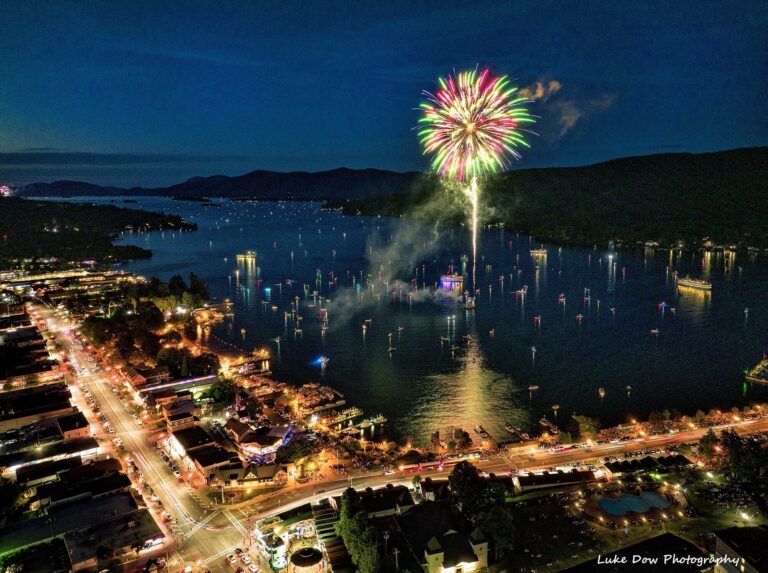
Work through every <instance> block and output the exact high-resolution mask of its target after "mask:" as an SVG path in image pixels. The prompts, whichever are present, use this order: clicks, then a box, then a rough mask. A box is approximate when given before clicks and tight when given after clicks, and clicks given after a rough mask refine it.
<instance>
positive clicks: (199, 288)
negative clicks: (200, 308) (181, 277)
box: [189, 273, 211, 304]
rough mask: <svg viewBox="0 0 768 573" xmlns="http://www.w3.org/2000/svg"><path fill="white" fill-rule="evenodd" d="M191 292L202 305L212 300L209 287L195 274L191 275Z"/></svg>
mask: <svg viewBox="0 0 768 573" xmlns="http://www.w3.org/2000/svg"><path fill="white" fill-rule="evenodd" d="M189 292H191V293H192V294H193V295H194V296H195V298H196V299H197V300H198V301H199V302H200V304H202V303H204V302H206V301H207V300H208V299H210V298H211V293H210V292H208V285H206V284H205V282H204V281H203V280H202V279H201V278H200V277H199V276H197V275H196V274H195V273H189Z"/></svg>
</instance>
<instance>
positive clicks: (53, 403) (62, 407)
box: [0, 383, 76, 432]
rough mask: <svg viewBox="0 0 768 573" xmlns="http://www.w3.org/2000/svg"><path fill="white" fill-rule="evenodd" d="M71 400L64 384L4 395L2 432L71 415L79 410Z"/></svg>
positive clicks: (1, 399)
mask: <svg viewBox="0 0 768 573" xmlns="http://www.w3.org/2000/svg"><path fill="white" fill-rule="evenodd" d="M71 397H72V395H71V394H70V392H69V388H67V386H66V384H64V383H55V384H47V385H44V386H35V387H32V388H24V389H21V390H13V391H10V392H4V393H2V394H0V432H5V431H7V430H10V429H13V428H21V427H23V426H27V425H29V424H33V423H35V422H39V421H40V420H44V419H46V418H56V417H58V416H63V415H65V414H71V413H73V412H75V410H76V409H75V407H74V406H72V403H71V402H70V399H71Z"/></svg>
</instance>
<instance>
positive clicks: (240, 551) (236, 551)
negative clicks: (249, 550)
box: [235, 547, 243, 556]
mask: <svg viewBox="0 0 768 573" xmlns="http://www.w3.org/2000/svg"><path fill="white" fill-rule="evenodd" d="M242 554H243V550H242V549H240V548H239V547H238V548H237V549H235V555H237V556H240V555H242Z"/></svg>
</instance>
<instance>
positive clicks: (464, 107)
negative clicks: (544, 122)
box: [416, 68, 535, 182]
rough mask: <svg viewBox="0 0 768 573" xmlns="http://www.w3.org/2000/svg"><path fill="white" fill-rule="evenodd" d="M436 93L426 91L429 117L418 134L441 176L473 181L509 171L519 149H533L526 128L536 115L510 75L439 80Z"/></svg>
mask: <svg viewBox="0 0 768 573" xmlns="http://www.w3.org/2000/svg"><path fill="white" fill-rule="evenodd" d="M438 83H439V84H440V89H439V90H438V91H437V93H436V94H434V95H433V94H431V93H429V92H424V95H425V96H426V97H427V101H425V102H424V103H422V104H421V110H422V112H423V116H422V117H421V119H420V120H419V125H418V126H417V128H416V129H417V130H418V132H419V139H420V140H421V143H422V145H423V146H424V153H425V154H427V155H432V156H433V157H432V168H433V169H434V170H435V171H437V172H438V173H439V174H440V176H441V177H444V178H448V179H453V180H456V181H462V182H463V181H469V180H471V179H473V178H476V177H478V176H482V175H486V174H489V173H494V172H497V171H501V170H504V169H505V168H506V167H507V166H508V164H509V161H510V158H515V159H519V158H520V153H519V152H518V148H520V147H529V145H528V143H526V141H525V139H524V137H523V132H524V131H525V130H524V129H522V128H521V125H525V124H529V123H534V122H535V118H534V116H532V115H530V114H529V113H528V110H527V109H526V107H525V105H526V104H528V103H530V100H528V99H527V98H525V97H522V96H519V94H518V93H517V88H516V87H513V86H511V85H510V83H509V80H508V79H507V77H506V76H495V75H494V74H493V73H492V72H491V71H490V70H489V69H487V68H486V69H484V70H482V71H480V72H478V71H476V70H475V71H466V72H460V73H458V74H456V75H455V76H448V77H447V78H445V79H444V78H439V79H438Z"/></svg>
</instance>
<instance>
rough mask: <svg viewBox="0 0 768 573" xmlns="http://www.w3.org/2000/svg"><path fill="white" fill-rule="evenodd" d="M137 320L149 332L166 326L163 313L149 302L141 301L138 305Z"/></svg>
mask: <svg viewBox="0 0 768 573" xmlns="http://www.w3.org/2000/svg"><path fill="white" fill-rule="evenodd" d="M136 318H137V319H138V321H139V323H140V325H141V326H142V327H143V328H146V329H149V330H160V329H161V328H162V327H163V326H165V316H163V312H162V311H161V310H160V309H159V308H158V307H157V305H156V304H155V303H154V302H152V301H149V300H145V301H141V302H139V303H138V304H137V305H136Z"/></svg>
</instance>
